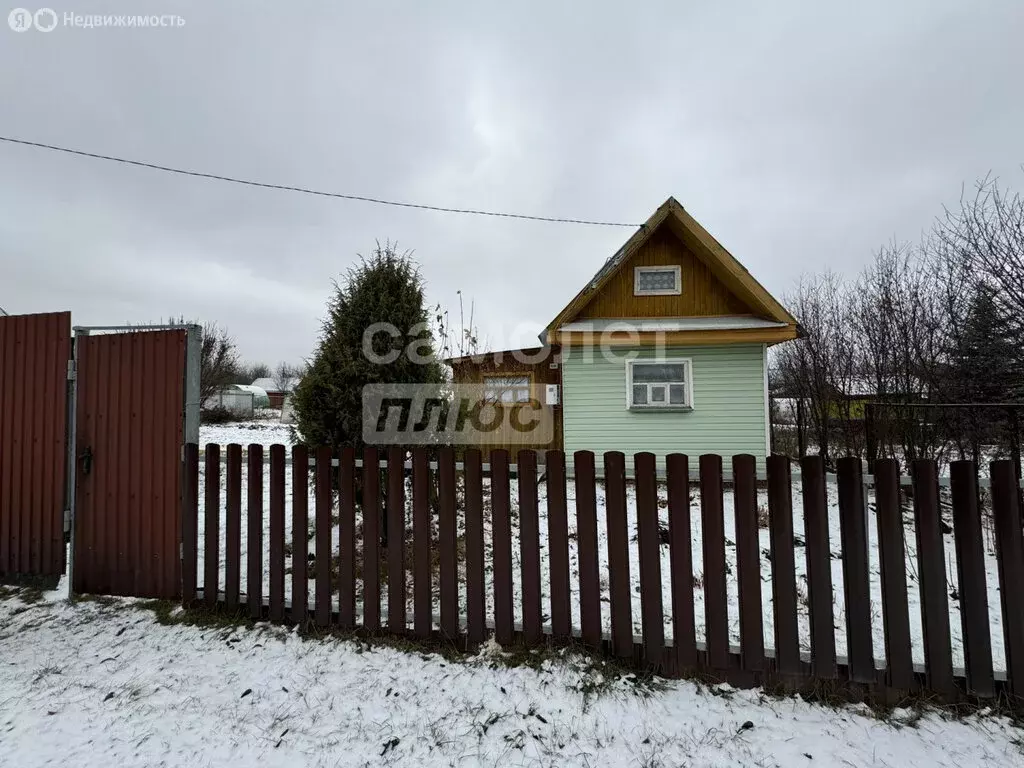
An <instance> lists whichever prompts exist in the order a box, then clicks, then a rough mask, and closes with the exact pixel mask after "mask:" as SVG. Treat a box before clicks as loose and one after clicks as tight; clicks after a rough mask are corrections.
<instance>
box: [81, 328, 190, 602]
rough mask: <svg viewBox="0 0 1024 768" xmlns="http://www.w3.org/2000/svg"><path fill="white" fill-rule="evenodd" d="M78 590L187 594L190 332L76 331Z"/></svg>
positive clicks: (128, 593) (162, 594)
mask: <svg viewBox="0 0 1024 768" xmlns="http://www.w3.org/2000/svg"><path fill="white" fill-rule="evenodd" d="M75 345H76V349H75V358H76V363H77V378H78V380H77V388H78V391H77V398H76V411H77V413H76V425H77V427H76V451H77V457H78V461H77V464H76V468H75V474H76V485H77V493H76V508H75V524H74V529H75V549H74V556H73V568H74V577H73V585H72V586H73V589H74V591H75V592H89V593H94V594H107V595H130V596H136V597H160V598H174V597H177V596H179V595H180V594H181V561H180V553H179V541H180V531H181V492H182V471H181V467H182V447H183V445H184V432H183V420H184V413H185V370H186V330H185V329H184V328H182V329H176V330H168V331H144V332H130V333H114V334H109V335H97V336H90V335H87V332H86V331H85V330H79V329H76V337H75Z"/></svg>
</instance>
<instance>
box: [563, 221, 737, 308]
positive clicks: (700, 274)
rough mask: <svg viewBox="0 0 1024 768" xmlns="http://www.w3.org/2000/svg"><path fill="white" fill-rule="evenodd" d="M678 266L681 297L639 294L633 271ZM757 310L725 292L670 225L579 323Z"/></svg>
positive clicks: (612, 282)
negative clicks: (586, 320)
mask: <svg viewBox="0 0 1024 768" xmlns="http://www.w3.org/2000/svg"><path fill="white" fill-rule="evenodd" d="M653 266H679V267H680V274H681V277H682V293H681V294H680V295H678V296H635V295H634V294H633V268H634V267H653ZM753 313H754V311H753V310H752V309H751V308H750V307H748V306H747V305H746V304H744V303H743V302H742V301H741V300H740V299H739V298H738V297H737V296H736V295H735V294H733V293H732V292H731V291H729V289H728V288H726V286H725V284H724V283H723V282H722V281H721V280H719V279H718V278H717V277H716V276H715V275H714V273H712V271H711V269H710V267H708V265H707V264H705V263H704V262H703V261H701V260H700V259H699V258H698V257H697V256H696V255H695V254H694V252H693V251H692V250H691V249H689V248H688V247H687V246H686V245H684V244H683V242H682V240H680V239H679V237H678V236H677V235H676V234H675V233H674V232H673V231H672V230H671V228H669V227H667V226H664V225H662V226H660V227H659V228H658V230H657V231H656V232H655V233H654V234H653V235H651V238H650V240H648V241H647V242H646V243H645V244H644V245H643V246H642V247H641V248H640V249H639V250H638V251H637V253H636V255H635V256H634V257H633V258H632V259H631V260H629V263H628V264H625V265H623V268H622V269H620V270H619V272H618V273H617V274H616V275H615V276H614V277H612V278H611V279H610V280H609V281H608V282H607V283H606V284H605V285H604V286H603V287H602V288H601V289H600V290H599V291H597V293H596V294H595V296H594V297H593V299H591V300H590V301H589V302H588V303H587V304H586V306H584V307H583V309H582V310H581V311H580V313H579V315H578V316H577V319H579V320H585V319H592V318H601V317H604V318H608V317H706V316H713V315H749V314H753Z"/></svg>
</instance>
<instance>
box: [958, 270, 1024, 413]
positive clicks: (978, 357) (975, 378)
mask: <svg viewBox="0 0 1024 768" xmlns="http://www.w3.org/2000/svg"><path fill="white" fill-rule="evenodd" d="M1015 337H1016V334H1015V333H1014V329H1013V326H1012V324H1011V323H1010V322H1009V318H1007V317H1006V315H1005V311H1004V310H1003V309H1001V307H1000V305H999V302H998V300H997V297H996V295H995V289H994V288H993V287H992V286H990V285H987V284H986V283H979V284H978V286H977V288H976V289H975V291H974V296H973V297H972V299H971V305H970V309H969V311H968V314H967V319H966V321H965V323H964V328H963V332H962V333H961V335H960V339H959V343H958V344H957V345H956V348H955V349H954V350H953V351H952V354H951V355H950V363H951V368H952V370H951V374H952V378H953V381H952V386H951V390H952V393H953V395H954V397H955V399H956V401H957V402H961V403H1005V402H1013V401H1016V400H1019V399H1020V396H1021V394H1022V386H1024V380H1022V378H1021V376H1022V372H1024V366H1022V354H1021V350H1020V349H1019V348H1018V345H1017V343H1016V338H1015Z"/></svg>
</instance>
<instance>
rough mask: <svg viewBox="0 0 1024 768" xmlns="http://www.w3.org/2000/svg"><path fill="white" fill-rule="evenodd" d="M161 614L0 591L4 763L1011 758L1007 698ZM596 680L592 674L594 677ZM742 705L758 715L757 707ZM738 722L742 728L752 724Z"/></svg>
mask: <svg viewBox="0 0 1024 768" xmlns="http://www.w3.org/2000/svg"><path fill="white" fill-rule="evenodd" d="M499 656H500V651H498V650H497V649H495V648H493V647H490V648H487V649H486V650H485V652H484V653H482V654H481V655H480V656H476V657H469V658H466V659H465V660H463V661H455V662H452V661H448V660H445V659H443V658H441V657H439V656H436V655H428V654H422V653H407V652H401V651H399V650H395V649H393V648H388V647H384V646H377V647H374V648H368V647H367V646H365V645H361V644H358V643H356V642H353V641H346V640H339V639H336V638H323V639H302V638H300V637H299V636H298V635H297V634H295V633H294V632H292V633H290V632H289V631H288V630H286V629H284V628H279V627H271V626H269V625H262V624H261V625H256V626H255V627H254V628H226V629H225V628H220V629H210V628H205V629H204V628H198V627H187V626H164V625H161V624H158V623H156V621H155V620H154V618H153V614H151V613H150V612H148V611H146V610H141V609H140V610H136V609H134V608H133V607H132V606H131V604H130V603H129V601H124V600H110V601H105V602H104V603H102V604H101V603H92V602H85V603H76V604H70V603H67V602H60V601H52V600H44V601H40V602H37V603H33V604H25V603H22V602H21V601H20V600H19V599H17V598H12V597H7V598H6V599H0V659H2V662H0V690H2V691H3V695H2V696H0V764H2V765H12V766H15V765H16V766H18V767H19V768H33V767H34V766H45V765H53V766H57V765H74V766H80V767H81V768H106V767H107V766H110V765H117V766H119V768H132V767H133V766H154V765H159V766H165V767H166V768H174V766H190V767H191V766H210V767H211V768H215V767H217V766H253V765H259V766H266V767H267V768H275V767H276V766H296V765H306V766H364V765H392V766H405V765H408V766H417V767H421V766H422V767H424V768H426V767H428V766H449V765H458V766H494V765H511V766H525V765H529V766H549V765H558V766H603V765H609V766H619V765H623V766H661V765H672V766H676V765H686V766H719V765H737V766H759V767H760V768H767V767H769V766H801V765H808V766H813V765H822V766H830V765H844V766H855V767H856V766H901V767H912V766H956V767H957V768H961V767H962V766H965V765H971V766H1003V765H1010V764H1020V762H1021V760H1022V759H1024V756H1022V752H1021V746H1020V744H1021V733H1020V731H1017V730H1015V729H1014V727H1013V726H1012V725H1011V724H1010V722H1009V721H1008V720H1007V719H1006V718H1003V717H996V716H992V715H985V714H975V715H971V716H967V717H963V718H959V719H946V718H944V717H942V716H941V715H940V714H938V713H936V712H933V711H926V712H925V713H923V715H922V716H920V718H919V719H918V714H919V713H917V712H913V711H910V710H902V711H898V712H896V713H894V717H892V718H891V719H890V720H888V721H885V720H881V719H877V718H876V717H874V716H873V715H872V714H871V713H870V712H868V711H867V710H866V709H865V708H864V707H842V708H838V709H832V708H828V707H825V706H822V705H816V704H808V703H806V702H804V701H802V700H800V699H797V698H767V697H765V696H764V695H762V694H761V693H760V692H759V691H737V690H733V689H731V688H729V687H728V686H720V687H719V688H716V689H714V690H711V689H708V688H706V687H704V688H702V687H698V686H697V685H695V684H693V683H690V682H684V681H665V682H664V684H663V686H661V687H658V688H651V687H645V686H642V685H638V684H637V683H636V682H635V681H634V680H632V679H631V678H630V677H620V676H618V675H614V674H612V673H610V672H609V671H608V670H605V671H604V672H603V673H602V672H601V671H595V670H594V669H593V668H591V667H590V666H589V665H588V663H587V662H585V661H584V660H583V659H581V658H579V657H572V656H567V657H564V658H561V659H557V660H548V661H544V662H543V664H542V665H540V668H539V669H531V668H529V667H509V666H506V665H505V664H504V663H502V662H501V660H500V658H497V657H499ZM595 689H597V690H595ZM748 723H749V726H747V724H748ZM745 726H746V727H745Z"/></svg>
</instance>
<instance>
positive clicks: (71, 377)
mask: <svg viewBox="0 0 1024 768" xmlns="http://www.w3.org/2000/svg"><path fill="white" fill-rule="evenodd" d="M88 335H89V331H88V330H85V329H83V328H75V329H74V333H73V335H72V337H71V359H70V360H68V381H67V409H66V410H67V414H68V429H67V456H68V458H67V462H68V466H67V491H66V493H67V506H65V508H64V536H65V540H66V541H67V544H68V561H67V573H66V574H65V577H66V578H67V580H68V600H69V601H71V600H73V599H74V597H75V508H76V503H77V497H78V350H79V345H78V337H79V336H88Z"/></svg>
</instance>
